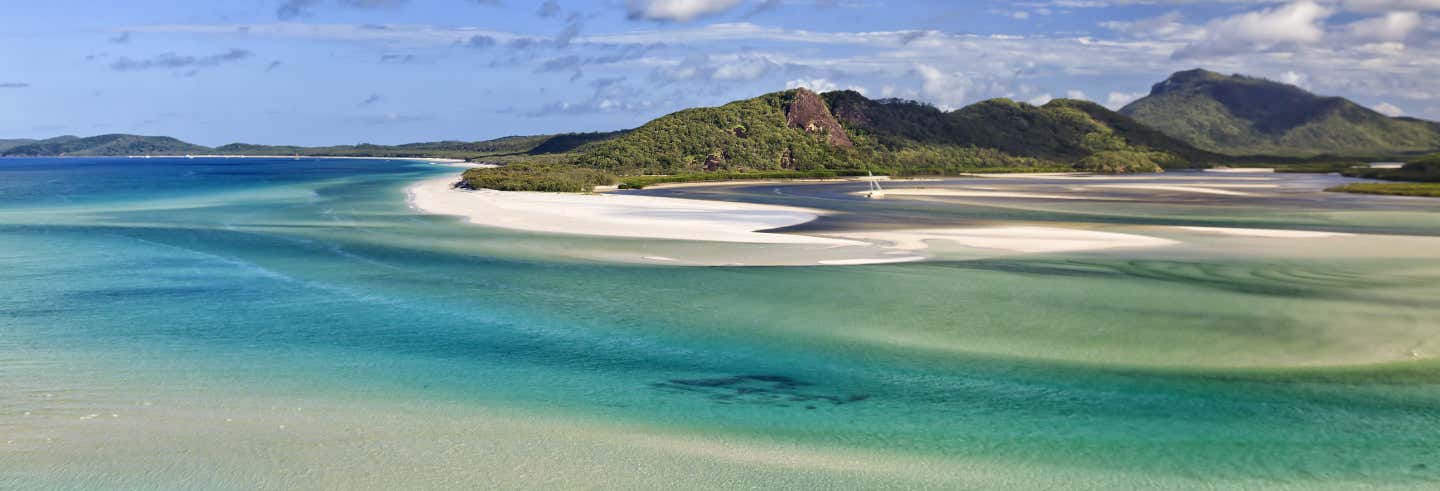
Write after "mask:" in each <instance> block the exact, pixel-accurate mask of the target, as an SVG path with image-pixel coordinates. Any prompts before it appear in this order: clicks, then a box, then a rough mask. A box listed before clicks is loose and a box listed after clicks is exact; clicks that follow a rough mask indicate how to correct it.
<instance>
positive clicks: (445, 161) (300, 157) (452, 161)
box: [40, 155, 483, 166]
mask: <svg viewBox="0 0 1440 491" xmlns="http://www.w3.org/2000/svg"><path fill="white" fill-rule="evenodd" d="M106 157H107V156H103V155H102V156H95V157H90V156H76V157H65V156H57V157H40V158H56V159H63V158H106ZM108 157H109V158H117V159H280V160H284V159H289V160H303V159H339V160H413V161H419V162H430V163H437V164H463V163H466V162H468V161H466V160H464V159H446V158H429V157H344V156H337V155H298V156H297V155H123V156H121V155H114V156H108ZM476 165H477V166H479V165H483V164H476Z"/></svg>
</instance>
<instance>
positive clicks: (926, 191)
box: [850, 188, 1118, 201]
mask: <svg viewBox="0 0 1440 491" xmlns="http://www.w3.org/2000/svg"><path fill="white" fill-rule="evenodd" d="M991 189H994V188H991ZM866 193H867V192H866V191H861V192H855V193H850V194H853V195H856V196H864V195H865V194H866ZM885 196H886V197H905V196H929V197H957V198H1028V199H1089V200H1107V201H1114V200H1118V198H1105V197H1098V196H1086V195H1083V194H1046V193H1019V192H1013V191H989V190H978V189H977V190H969V189H946V188H899V189H894V188H891V189H886V190H885Z"/></svg>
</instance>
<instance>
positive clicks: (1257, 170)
mask: <svg viewBox="0 0 1440 491" xmlns="http://www.w3.org/2000/svg"><path fill="white" fill-rule="evenodd" d="M1205 172H1217V173H1221V174H1274V173H1275V169H1272V168H1268V167H1241V168H1233V169H1229V168H1218V169H1205Z"/></svg>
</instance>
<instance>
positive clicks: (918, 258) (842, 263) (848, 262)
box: [819, 256, 926, 266]
mask: <svg viewBox="0 0 1440 491" xmlns="http://www.w3.org/2000/svg"><path fill="white" fill-rule="evenodd" d="M925 259H926V257H925V256H906V257H896V258H886V259H827V260H823V261H819V263H820V264H825V265H830V266H850V265H857V264H892V263H913V262H915V261H924V260H925Z"/></svg>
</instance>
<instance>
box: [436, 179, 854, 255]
mask: <svg viewBox="0 0 1440 491" xmlns="http://www.w3.org/2000/svg"><path fill="white" fill-rule="evenodd" d="M454 182H455V178H453V177H445V178H439V179H431V180H427V181H423V182H420V183H418V184H415V185H413V186H411V187H410V189H409V194H410V205H411V206H412V207H414V208H415V209H417V210H420V211H423V212H425V213H429V214H434V215H453V216H459V217H464V218H467V219H469V220H470V222H471V223H474V224H476V225H484V226H488V227H499V228H507V229H513V230H525V231H530V232H545V233H556V234H576V235H595V236H606V237H630V238H647V239H674V240H694V241H716V242H743V243H764V244H811V245H837V246H843V245H865V244H863V243H860V242H854V241H849V240H841V239H833V238H825V237H813V236H808V235H790V234H769V233H760V232H757V230H766V229H772V228H779V227H785V226H790V225H796V224H801V223H805V222H808V221H811V220H814V219H815V218H817V217H818V216H819V215H820V213H821V212H819V211H817V210H810V209H805V208H795V207H788V206H773V205H760V204H749V203H729V202H722V201H701V200H691V199H679V198H659V197H651V196H631V195H611V194H573V193H532V192H502V191H488V190H482V191H466V190H459V189H454V188H452V187H451V185H452V184H453V183H454Z"/></svg>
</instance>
